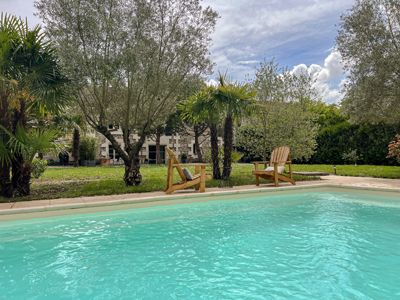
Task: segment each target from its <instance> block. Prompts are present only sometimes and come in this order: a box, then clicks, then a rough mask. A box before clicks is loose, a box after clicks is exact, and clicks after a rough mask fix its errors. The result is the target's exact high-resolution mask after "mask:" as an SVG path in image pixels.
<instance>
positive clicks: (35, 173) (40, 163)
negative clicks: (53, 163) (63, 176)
mask: <svg viewBox="0 0 400 300" xmlns="http://www.w3.org/2000/svg"><path fill="white" fill-rule="evenodd" d="M46 168H47V160H44V159H38V158H34V159H33V161H32V173H31V174H32V177H33V178H36V179H38V178H39V177H40V176H41V175H42V174H43V173H44V171H45V170H46Z"/></svg>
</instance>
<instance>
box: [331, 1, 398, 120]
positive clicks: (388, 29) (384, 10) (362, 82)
mask: <svg viewBox="0 0 400 300" xmlns="http://www.w3.org/2000/svg"><path fill="white" fill-rule="evenodd" d="M337 47H338V50H339V51H340V53H341V55H342V58H343V61H344V63H345V67H346V70H347V72H348V74H349V75H348V80H347V81H348V82H347V85H346V95H345V98H344V100H343V102H342V106H343V109H344V110H345V111H346V112H347V113H348V114H349V115H350V117H351V119H352V120H354V121H360V122H381V121H383V122H387V123H396V122H399V121H400V2H399V1H398V0H357V1H356V3H355V5H354V6H353V8H352V9H351V10H350V11H349V12H348V13H346V14H344V15H343V16H342V22H341V24H340V30H339V34H338V37H337Z"/></svg>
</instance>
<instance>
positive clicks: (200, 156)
mask: <svg viewBox="0 0 400 300" xmlns="http://www.w3.org/2000/svg"><path fill="white" fill-rule="evenodd" d="M193 131H194V149H195V150H196V154H197V159H198V161H199V162H202V161H203V154H202V153H201V148H200V143H199V137H200V130H199V126H197V125H194V127H193Z"/></svg>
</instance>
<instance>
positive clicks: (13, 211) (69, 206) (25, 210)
mask: <svg viewBox="0 0 400 300" xmlns="http://www.w3.org/2000/svg"><path fill="white" fill-rule="evenodd" d="M237 188H238V187H237ZM318 188H335V189H347V190H359V191H376V192H389V193H396V192H398V193H400V188H387V187H384V188H383V187H372V186H353V185H348V184H334V183H323V182H321V183H319V182H314V183H311V184H304V185H301V186H280V187H270V186H269V187H254V188H245V189H235V188H233V189H232V190H217V191H210V192H205V193H177V194H172V195H153V196H142V197H137V194H136V195H135V194H132V197H130V198H126V199H116V200H99V201H91V202H85V201H83V200H82V202H78V203H63V204H54V205H42V206H41V205H39V206H33V207H22V208H7V209H1V210H0V217H3V216H12V215H20V214H27V215H28V214H30V213H40V212H55V211H68V210H70V213H73V212H72V210H75V209H76V210H79V209H90V208H98V207H109V206H118V205H135V204H146V203H157V202H159V203H160V205H161V204H163V202H164V201H168V202H176V203H180V202H181V201H182V200H185V201H188V200H189V202H190V199H193V200H194V201H193V202H198V201H199V200H198V201H196V199H198V198H206V197H212V196H228V195H238V194H256V193H266V194H268V193H279V192H288V191H296V190H313V189H318ZM72 199H75V201H76V199H77V200H79V198H72ZM72 199H71V201H72ZM399 200H400V197H399ZM172 204H173V203H172ZM154 205H157V204H154ZM133 207H134V206H133ZM0 221H3V220H2V218H0Z"/></svg>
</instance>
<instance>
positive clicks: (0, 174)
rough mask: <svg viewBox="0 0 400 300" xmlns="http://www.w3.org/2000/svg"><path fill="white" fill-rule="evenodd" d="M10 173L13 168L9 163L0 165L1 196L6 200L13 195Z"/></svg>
mask: <svg viewBox="0 0 400 300" xmlns="http://www.w3.org/2000/svg"><path fill="white" fill-rule="evenodd" d="M10 172H11V166H10V164H9V163H7V162H3V164H1V163H0V195H1V196H3V197H6V198H10V197H12V195H13V186H12V183H11V176H10Z"/></svg>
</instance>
